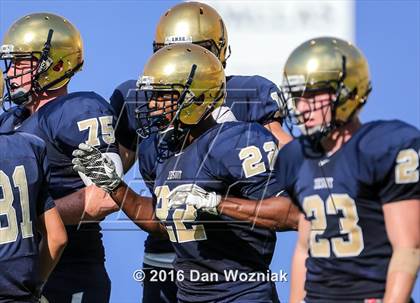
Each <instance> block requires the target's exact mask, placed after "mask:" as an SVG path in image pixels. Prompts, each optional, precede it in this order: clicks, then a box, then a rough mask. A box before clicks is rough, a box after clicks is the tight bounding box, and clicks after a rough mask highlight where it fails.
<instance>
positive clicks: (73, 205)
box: [54, 188, 86, 225]
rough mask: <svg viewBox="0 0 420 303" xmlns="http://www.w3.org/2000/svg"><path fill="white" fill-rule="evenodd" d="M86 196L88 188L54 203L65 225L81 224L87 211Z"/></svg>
mask: <svg viewBox="0 0 420 303" xmlns="http://www.w3.org/2000/svg"><path fill="white" fill-rule="evenodd" d="M85 194H86V188H82V189H80V190H78V191H76V192H74V193H72V194H70V195H67V196H65V197H62V198H60V199H56V200H55V201H54V202H55V205H56V206H57V209H58V212H59V213H60V216H61V219H62V220H63V222H64V224H65V225H76V224H79V223H80V220H81V218H82V216H83V212H84V209H85Z"/></svg>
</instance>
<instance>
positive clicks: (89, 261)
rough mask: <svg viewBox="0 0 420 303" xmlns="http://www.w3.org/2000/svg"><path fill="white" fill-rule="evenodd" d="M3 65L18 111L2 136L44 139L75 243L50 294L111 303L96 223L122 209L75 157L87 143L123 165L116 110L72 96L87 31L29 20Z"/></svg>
mask: <svg viewBox="0 0 420 303" xmlns="http://www.w3.org/2000/svg"><path fill="white" fill-rule="evenodd" d="M0 59H1V60H2V61H4V63H5V67H6V69H5V74H6V77H5V84H6V95H5V101H9V103H14V104H15V105H16V106H14V107H12V108H9V109H8V110H7V111H6V112H5V113H3V114H2V115H1V116H0V131H11V130H14V129H19V131H23V132H27V133H30V134H35V135H37V136H39V137H40V138H42V139H43V140H44V141H45V143H46V148H47V158H48V162H49V163H50V167H51V178H50V181H49V184H48V189H49V192H50V193H51V196H52V198H53V199H55V202H56V205H57V209H58V211H59V213H60V215H61V218H62V219H63V221H64V224H65V225H66V229H67V233H68V240H69V241H68V245H67V247H66V249H65V251H64V253H63V256H62V258H61V260H60V262H59V263H58V265H57V267H56V268H55V270H54V271H53V273H52V274H51V276H50V279H49V280H48V283H47V284H46V286H45V289H44V295H45V296H46V297H47V299H48V300H49V301H50V303H66V302H69V303H70V302H84V303H88V302H108V300H109V296H110V281H109V278H108V275H107V273H106V270H105V266H104V258H105V256H104V248H103V245H102V240H101V238H102V235H101V233H100V226H99V223H98V222H97V221H98V220H100V219H102V218H103V217H105V216H106V215H107V214H109V213H110V212H113V211H115V210H117V209H118V208H117V206H116V205H115V203H114V202H113V201H112V200H111V199H110V198H109V196H106V194H105V192H103V191H102V190H100V189H99V188H97V187H96V186H94V185H92V186H88V187H86V185H89V184H91V183H89V181H88V179H87V178H86V177H84V176H82V175H79V174H77V173H76V172H74V171H73V170H72V165H71V160H72V157H71V154H72V152H73V150H74V149H75V148H76V147H77V146H78V145H79V144H80V143H81V142H84V143H89V144H91V145H93V146H96V147H98V148H99V149H100V150H101V151H103V152H106V153H107V154H109V155H110V157H111V158H114V155H116V156H117V158H116V159H115V161H116V163H118V160H119V156H118V147H117V146H116V145H115V143H114V142H115V137H114V124H115V119H114V116H113V111H112V108H111V107H110V105H109V104H108V103H107V102H106V101H105V100H104V99H103V98H102V97H100V96H99V95H97V94H96V93H94V92H75V93H68V92H67V84H68V83H69V81H70V79H71V77H72V76H73V75H74V74H75V73H76V72H78V71H79V70H80V68H81V67H82V65H83V45H82V39H81V37H80V33H79V31H78V30H77V29H76V28H75V27H74V26H73V25H72V24H71V23H70V22H69V21H68V20H66V19H65V18H63V17H60V16H57V15H54V14H50V13H34V14H30V15H27V16H25V17H23V18H21V19H19V20H18V21H16V22H15V23H14V24H13V25H12V26H11V27H10V28H9V30H8V31H7V32H6V34H5V37H4V40H3V45H2V47H1V53H0ZM118 166H119V167H121V164H120V165H118ZM120 171H121V173H122V168H121V169H120ZM89 201H93V202H94V203H93V202H92V203H88V202H89ZM82 220H93V221H95V223H86V224H82V222H81V221H82Z"/></svg>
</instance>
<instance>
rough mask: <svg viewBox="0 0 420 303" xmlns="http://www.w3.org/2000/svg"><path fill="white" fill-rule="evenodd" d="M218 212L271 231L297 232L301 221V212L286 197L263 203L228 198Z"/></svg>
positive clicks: (220, 205) (267, 200)
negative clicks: (291, 230)
mask: <svg viewBox="0 0 420 303" xmlns="http://www.w3.org/2000/svg"><path fill="white" fill-rule="evenodd" d="M218 211H219V212H220V213H222V214H224V215H226V216H229V217H232V218H234V219H238V220H243V221H248V222H250V223H252V224H255V225H256V226H259V227H263V228H268V229H271V230H290V229H293V230H296V229H297V226H298V220H299V210H298V209H297V208H296V207H295V206H294V205H293V204H292V203H291V201H290V200H289V199H288V198H285V197H273V198H269V199H265V200H261V201H254V200H246V199H241V198H235V197H227V198H224V199H222V201H221V202H220V204H219V206H218Z"/></svg>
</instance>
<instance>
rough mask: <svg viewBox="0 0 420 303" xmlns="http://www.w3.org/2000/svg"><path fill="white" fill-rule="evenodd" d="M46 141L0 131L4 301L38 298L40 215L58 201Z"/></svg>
mask: <svg viewBox="0 0 420 303" xmlns="http://www.w3.org/2000/svg"><path fill="white" fill-rule="evenodd" d="M48 179H49V169H48V163H47V160H46V147H45V143H44V142H43V141H42V140H41V139H39V138H37V137H35V136H33V135H29V134H25V133H20V132H9V133H0V272H1V274H0V302H11V301H13V302H16V301H18V302H21V301H25V302H35V299H36V298H35V293H36V290H37V288H39V287H40V284H41V281H40V277H39V249H38V246H39V242H40V240H41V239H40V234H39V233H38V231H37V223H38V217H39V216H41V215H42V214H43V213H44V212H46V211H47V210H49V209H51V208H53V207H54V201H53V199H52V198H51V196H50V195H49V193H48V185H47V184H48Z"/></svg>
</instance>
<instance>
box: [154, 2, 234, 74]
mask: <svg viewBox="0 0 420 303" xmlns="http://www.w3.org/2000/svg"><path fill="white" fill-rule="evenodd" d="M173 43H194V44H198V45H200V46H202V47H204V48H206V49H208V50H210V51H211V52H212V53H213V54H215V55H216V57H218V58H219V59H220V61H221V62H222V63H223V65H224V66H225V65H226V60H227V58H228V57H229V55H228V54H227V50H228V35H227V31H226V26H225V24H224V22H223V20H222V17H220V15H219V14H218V13H217V11H216V10H215V9H214V8H212V7H211V6H209V5H207V4H204V3H199V2H184V3H180V4H177V5H175V6H174V7H172V8H170V9H169V10H168V11H166V12H165V14H163V15H162V16H161V18H160V20H159V23H158V25H157V28H156V33H155V40H154V42H153V50H154V51H157V50H159V49H160V48H162V47H164V46H165V45H169V44H173Z"/></svg>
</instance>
